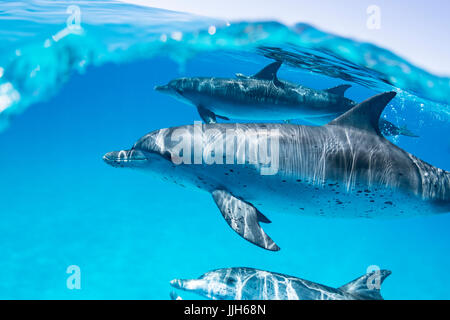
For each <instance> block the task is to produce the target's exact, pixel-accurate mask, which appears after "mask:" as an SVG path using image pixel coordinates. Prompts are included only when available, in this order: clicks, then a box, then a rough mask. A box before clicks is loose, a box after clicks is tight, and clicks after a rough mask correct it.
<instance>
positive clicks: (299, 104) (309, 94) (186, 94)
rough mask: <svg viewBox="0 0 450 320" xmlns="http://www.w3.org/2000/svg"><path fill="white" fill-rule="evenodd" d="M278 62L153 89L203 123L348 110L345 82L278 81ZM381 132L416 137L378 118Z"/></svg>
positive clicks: (314, 118)
mask: <svg viewBox="0 0 450 320" xmlns="http://www.w3.org/2000/svg"><path fill="white" fill-rule="evenodd" d="M280 66H281V62H278V61H277V62H273V63H271V64H269V65H268V66H266V67H265V68H263V69H262V70H261V71H259V72H258V73H256V74H255V75H254V76H251V77H246V76H244V75H242V74H236V76H237V79H233V78H215V77H209V78H206V77H195V78H180V79H175V80H172V81H170V82H169V83H168V84H167V85H163V86H156V87H155V90H157V91H159V92H163V93H167V94H170V95H173V96H175V97H176V98H178V99H180V100H182V101H184V102H188V103H191V104H193V105H194V106H196V107H197V110H198V112H199V114H200V117H201V118H202V120H203V121H205V122H206V123H215V122H216V118H221V119H225V120H229V119H230V118H232V119H240V120H256V121H271V120H284V121H288V120H292V119H303V120H306V121H309V122H310V123H313V124H318V125H323V124H326V123H328V122H329V121H331V120H333V119H334V118H336V117H337V116H339V115H341V114H343V113H345V112H346V111H348V110H350V109H351V108H353V107H354V106H355V105H357V103H356V102H355V101H352V100H350V99H347V98H346V97H344V93H345V91H346V90H347V89H349V88H350V87H351V86H350V85H346V84H345V85H339V86H337V87H333V88H330V89H327V90H315V89H311V88H307V87H304V86H301V85H297V84H293V83H290V82H288V81H283V80H279V79H278V78H277V71H278V69H279V68H280ZM380 128H381V132H382V133H383V134H384V135H385V136H395V135H405V136H410V137H417V136H416V135H415V134H414V133H412V132H411V131H409V130H408V129H407V128H405V127H401V128H399V127H397V126H395V125H394V124H393V123H391V122H389V121H387V120H385V119H380Z"/></svg>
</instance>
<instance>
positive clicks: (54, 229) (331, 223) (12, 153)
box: [0, 0, 450, 299]
mask: <svg viewBox="0 0 450 320" xmlns="http://www.w3.org/2000/svg"><path fill="white" fill-rule="evenodd" d="M71 5H75V6H76V7H69V6H71ZM78 9H79V11H78ZM78 13H80V14H78ZM0 41H1V43H2V45H1V46H0V253H1V255H0V271H1V272H0V298H1V299H168V298H169V293H170V291H171V290H172V289H171V287H170V285H169V281H170V280H171V279H173V278H196V277H197V276H199V275H201V274H203V273H205V272H207V271H209V270H212V269H217V268H225V267H233V266H245V267H254V268H258V269H265V270H269V271H274V272H280V273H285V274H289V275H294V276H297V277H300V278H304V279H308V280H311V281H315V282H319V283H322V284H326V285H328V286H333V287H339V286H341V285H343V284H345V283H347V282H349V281H350V280H353V279H354V278H356V277H359V276H360V275H363V274H365V273H366V269H367V268H368V267H369V266H372V265H376V266H379V267H380V268H382V269H389V270H392V272H393V273H392V275H391V276H390V277H389V278H388V279H387V280H386V281H385V283H384V284H383V286H382V289H381V290H382V295H383V297H384V298H385V299H450V293H449V290H448V287H449V286H450V275H449V273H448V270H450V255H449V252H450V232H449V230H450V215H449V214H447V215H436V216H427V217H415V218H405V219H388V220H383V219H327V218H321V217H309V216H302V215H290V214H283V212H265V213H264V214H266V215H267V216H268V217H269V218H270V219H271V220H272V222H273V223H272V224H270V225H267V226H264V228H265V230H266V232H267V233H268V234H269V235H270V236H271V237H272V238H273V239H275V240H276V242H277V244H278V245H280V247H281V248H282V250H281V251H279V252H268V251H265V250H262V249H260V248H258V247H256V246H254V245H252V244H250V243H249V242H247V241H245V240H243V239H241V238H240V237H239V236H238V235H236V234H235V233H234V231H233V230H232V229H231V228H229V227H228V226H227V224H226V223H225V221H224V220H223V217H222V215H221V214H220V212H219V211H218V209H217V207H216V205H215V203H214V202H213V200H212V198H211V196H210V195H209V194H208V193H206V192H201V191H198V190H193V189H188V188H182V187H180V186H178V185H175V184H170V183H167V182H164V181H162V180H155V179H153V178H152V177H151V176H147V175H146V174H145V173H142V172H138V171H133V170H118V169H115V168H112V167H110V166H108V165H106V164H105V163H104V162H103V161H102V156H103V155H104V154H105V153H106V152H108V151H112V150H120V149H126V148H129V147H131V146H132V145H133V144H134V142H135V141H136V140H137V139H138V138H140V137H141V136H143V135H144V134H146V133H148V132H150V131H152V130H155V129H160V128H166V127H171V126H177V125H184V124H193V122H194V121H198V120H199V116H198V114H197V112H196V110H195V108H193V107H191V106H188V105H186V104H183V103H181V102H179V101H177V100H175V99H173V98H171V97H169V96H166V95H162V94H161V93H158V92H156V91H154V89H153V88H154V86H155V85H161V84H165V83H167V82H168V81H169V80H171V79H173V78H177V77H181V76H220V77H234V74H235V73H243V74H246V75H251V74H254V73H256V72H257V71H259V70H260V69H261V68H262V67H264V66H265V65H267V64H268V63H270V62H273V58H276V59H278V60H281V61H283V62H284V63H283V66H282V67H281V69H280V71H279V74H278V77H279V78H280V79H283V80H289V81H291V82H295V83H299V84H302V85H305V86H308V87H312V88H316V89H324V88H329V87H332V86H335V85H339V84H344V83H346V84H352V88H351V89H349V90H348V92H347V93H346V96H347V97H349V98H351V99H353V100H356V101H362V100H364V99H366V98H368V97H370V96H372V95H374V94H376V93H379V92H383V91H388V90H395V91H397V92H398V96H397V98H396V99H395V100H393V102H392V103H391V104H390V105H389V106H388V107H387V108H386V110H385V112H384V114H383V117H385V118H386V119H388V120H389V121H391V122H393V123H394V124H396V125H397V126H399V127H400V126H407V127H408V129H409V130H411V131H413V132H414V133H415V134H417V135H419V136H420V137H419V138H410V137H404V136H401V137H392V138H389V139H390V140H391V141H392V142H394V143H395V144H396V145H398V146H400V147H401V148H403V149H405V150H407V151H408V152H410V153H412V154H414V155H416V156H418V157H419V158H421V159H423V160H425V161H427V162H429V163H431V164H433V165H435V166H437V167H440V168H442V169H446V170H450V109H449V104H450V78H446V77H438V76H435V75H433V74H431V73H429V72H427V71H426V70H422V69H420V68H418V67H416V66H414V65H412V64H410V63H409V62H407V61H405V60H404V59H402V58H401V57H399V56H397V55H396V54H395V53H393V52H390V51H388V50H385V49H383V48H380V47H377V46H374V45H371V44H369V43H360V42H357V41H355V40H352V39H346V38H342V37H340V36H338V35H334V34H330V33H327V32H325V31H321V30H317V29H315V28H314V27H313V26H309V25H305V24H301V23H299V24H297V25H295V26H290V27H288V26H285V25H282V24H280V23H277V22H270V21H266V22H245V21H239V22H235V21H230V22H228V21H220V20H216V19H210V18H206V17H199V16H192V15H188V14H184V13H176V12H170V11H164V10H161V9H154V8H144V7H138V6H133V5H128V4H123V3H117V2H114V1H70V2H68V1H43V0H40V1H28V2H3V1H2V2H1V3H0ZM417 41H418V42H419V41H420V39H417ZM71 265H76V266H79V268H80V270H81V289H72V290H71V289H69V288H68V287H67V279H68V277H69V276H70V274H68V273H66V270H67V268H68V267H69V266H71ZM180 295H181V296H182V297H183V298H199V297H198V296H196V295H193V294H190V293H185V292H181V293H180Z"/></svg>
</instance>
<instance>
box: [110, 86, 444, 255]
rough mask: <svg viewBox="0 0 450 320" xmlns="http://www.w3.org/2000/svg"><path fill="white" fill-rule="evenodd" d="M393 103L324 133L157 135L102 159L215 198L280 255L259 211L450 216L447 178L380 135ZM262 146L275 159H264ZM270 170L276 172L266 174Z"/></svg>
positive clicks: (313, 129)
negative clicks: (384, 115) (260, 153)
mask: <svg viewBox="0 0 450 320" xmlns="http://www.w3.org/2000/svg"><path fill="white" fill-rule="evenodd" d="M394 96H395V92H387V93H382V94H379V95H376V96H374V97H372V98H370V99H368V100H366V101H364V102H362V103H360V104H358V105H357V106H355V107H354V108H352V109H351V110H350V111H348V112H346V113H345V114H343V115H342V116H340V117H338V118H336V119H335V120H333V121H331V122H330V123H329V124H327V125H324V126H320V127H317V126H301V125H293V124H275V123H271V124H254V123H252V124H225V123H220V124H217V123H216V124H200V125H199V127H200V128H201V129H202V130H203V131H202V133H201V134H200V136H201V137H202V140H201V143H200V144H199V143H197V142H196V141H197V140H198V139H197V138H198V137H197V134H196V125H187V126H181V127H175V128H169V129H161V130H156V131H153V132H151V133H149V134H147V135H146V136H144V137H142V138H141V139H140V140H139V141H138V142H136V144H135V145H134V146H133V147H132V148H131V149H130V150H127V151H120V152H110V153H108V154H106V155H105V156H104V160H105V161H106V162H107V163H108V164H110V165H112V166H120V167H133V168H140V169H142V170H145V171H147V172H149V173H153V174H156V175H158V176H162V177H163V178H164V179H166V180H172V181H174V182H176V183H178V184H182V185H184V186H192V187H194V188H199V189H202V190H206V191H207V192H210V193H211V194H212V197H213V199H214V201H215V202H216V204H217V206H218V208H219V210H220V211H221V213H222V215H223V216H224V218H225V220H226V222H227V223H228V224H229V226H230V227H231V228H232V229H233V230H234V231H235V232H237V233H238V234H239V235H240V236H242V237H243V238H245V239H246V240H248V241H250V242H252V243H254V244H255V245H257V246H260V247H262V248H265V249H268V250H273V251H276V250H279V247H278V246H277V245H276V244H275V243H274V242H273V241H272V239H271V238H270V237H269V236H268V235H267V234H266V233H265V232H264V231H263V230H262V228H261V226H260V223H269V222H270V220H269V219H268V218H267V217H266V216H264V215H263V214H262V213H261V212H264V214H268V213H275V212H289V213H294V214H309V215H320V216H329V217H371V218H374V217H401V216H410V215H424V214H433V213H445V212H449V211H450V173H449V172H447V171H445V170H442V169H439V168H436V167H434V166H432V165H430V164H428V163H426V162H424V161H422V160H420V159H418V158H416V157H415V156H413V155H411V154H409V153H408V152H406V151H404V150H402V149H400V148H399V147H397V146H395V145H393V144H392V143H391V142H389V141H388V140H387V139H386V138H384V137H383V136H382V135H381V132H380V129H379V126H378V123H379V118H380V115H381V113H382V111H383V109H384V108H385V106H386V105H387V104H388V103H389V101H390V100H391V99H392V98H394ZM230 137H231V138H230ZM261 137H269V138H268V139H262V138H261ZM230 141H233V142H234V145H233V148H228V146H229V142H230ZM269 146H270V148H269ZM199 148H200V149H199ZM265 149H270V152H269V153H268V154H269V155H270V156H269V157H268V158H266V157H259V158H258V157H257V156H258V152H256V151H257V150H259V151H261V150H265ZM198 150H200V158H198ZM255 150H256V151H255ZM263 154H264V152H263ZM183 159H184V160H183ZM255 159H256V161H255ZM258 159H259V160H258ZM267 159H269V160H270V161H268V162H267V161H265V160H267ZM211 160H213V161H211ZM230 160H231V161H230ZM268 164H269V166H270V165H271V166H272V167H271V169H272V170H267V171H264V169H267V168H266V166H267V165H268ZM264 172H266V174H264ZM267 172H268V173H267ZM262 173H263V174H262Z"/></svg>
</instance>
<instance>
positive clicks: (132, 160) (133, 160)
mask: <svg viewBox="0 0 450 320" xmlns="http://www.w3.org/2000/svg"><path fill="white" fill-rule="evenodd" d="M103 159H104V160H105V161H115V162H141V161H148V159H110V158H106V157H105V158H103Z"/></svg>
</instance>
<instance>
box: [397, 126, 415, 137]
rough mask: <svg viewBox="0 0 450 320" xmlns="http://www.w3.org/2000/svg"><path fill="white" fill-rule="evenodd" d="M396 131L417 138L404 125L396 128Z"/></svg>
mask: <svg viewBox="0 0 450 320" xmlns="http://www.w3.org/2000/svg"><path fill="white" fill-rule="evenodd" d="M398 133H399V134H401V135H403V136H407V137H412V138H419V136H418V135H416V134H415V133H413V132H412V131H410V130H409V129H408V128H407V127H406V126H401V127H400V128H398Z"/></svg>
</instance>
